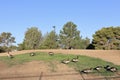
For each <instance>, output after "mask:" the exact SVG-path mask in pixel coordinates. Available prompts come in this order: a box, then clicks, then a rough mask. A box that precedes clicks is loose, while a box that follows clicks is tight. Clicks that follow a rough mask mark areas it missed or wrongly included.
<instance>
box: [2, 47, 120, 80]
mask: <svg viewBox="0 0 120 80" xmlns="http://www.w3.org/2000/svg"><path fill="white" fill-rule="evenodd" d="M29 52H54V53H55V54H57V53H64V54H75V55H86V56H90V57H95V58H100V59H103V60H105V61H109V62H112V63H114V64H116V65H120V50H61V49H60V50H25V51H16V52H11V54H13V55H17V54H24V53H29ZM6 55H7V53H4V54H0V56H6ZM55 63H56V67H55V68H53V67H49V65H50V64H48V63H45V62H43V61H32V62H28V63H24V64H22V65H15V66H12V67H8V66H7V65H6V64H5V63H3V62H1V61H0V80H85V79H84V77H85V78H87V79H90V78H93V76H91V75H84V77H83V76H82V75H80V74H79V72H76V71H74V69H72V68H70V67H68V66H67V65H65V64H60V63H58V62H55ZM16 76H17V77H16ZM100 77H101V76H100ZM94 78H95V76H94ZM100 80H106V79H100ZM111 80H120V79H111Z"/></svg>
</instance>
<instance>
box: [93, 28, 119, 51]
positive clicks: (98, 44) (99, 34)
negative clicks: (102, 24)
mask: <svg viewBox="0 0 120 80" xmlns="http://www.w3.org/2000/svg"><path fill="white" fill-rule="evenodd" d="M92 44H93V45H94V46H95V49H105V50H106V49H120V27H107V28H102V29H101V30H98V31H96V32H95V34H94V35H93V41H92Z"/></svg>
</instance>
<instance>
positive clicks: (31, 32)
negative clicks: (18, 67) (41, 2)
mask: <svg viewBox="0 0 120 80" xmlns="http://www.w3.org/2000/svg"><path fill="white" fill-rule="evenodd" d="M41 37H42V33H41V31H40V30H38V28H37V27H31V28H28V29H27V31H26V33H25V38H24V42H23V43H24V47H25V49H38V48H39V44H40V42H41Z"/></svg>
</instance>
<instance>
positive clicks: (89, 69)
mask: <svg viewBox="0 0 120 80" xmlns="http://www.w3.org/2000/svg"><path fill="white" fill-rule="evenodd" d="M92 70H93V68H88V69H83V70H82V71H80V72H81V73H86V74H88V73H91V72H93V71H92Z"/></svg>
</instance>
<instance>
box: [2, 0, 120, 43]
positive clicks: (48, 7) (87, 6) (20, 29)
mask: <svg viewBox="0 0 120 80" xmlns="http://www.w3.org/2000/svg"><path fill="white" fill-rule="evenodd" d="M119 4H120V0H0V33H2V32H11V33H12V36H14V37H15V38H16V44H18V43H21V42H22V41H23V39H24V34H25V32H26V31H27V28H30V27H33V26H34V27H38V28H39V30H40V31H41V32H42V34H43V35H44V34H46V33H47V32H50V31H52V30H53V26H56V32H57V34H59V31H60V30H62V28H63V25H64V24H66V23H67V22H69V21H72V22H73V23H74V24H76V25H77V29H78V30H79V31H80V36H82V37H83V38H85V37H88V38H90V39H91V40H92V35H93V34H94V33H95V32H96V31H97V30H100V29H101V28H103V27H110V26H114V27H116V26H120V5H119Z"/></svg>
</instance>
